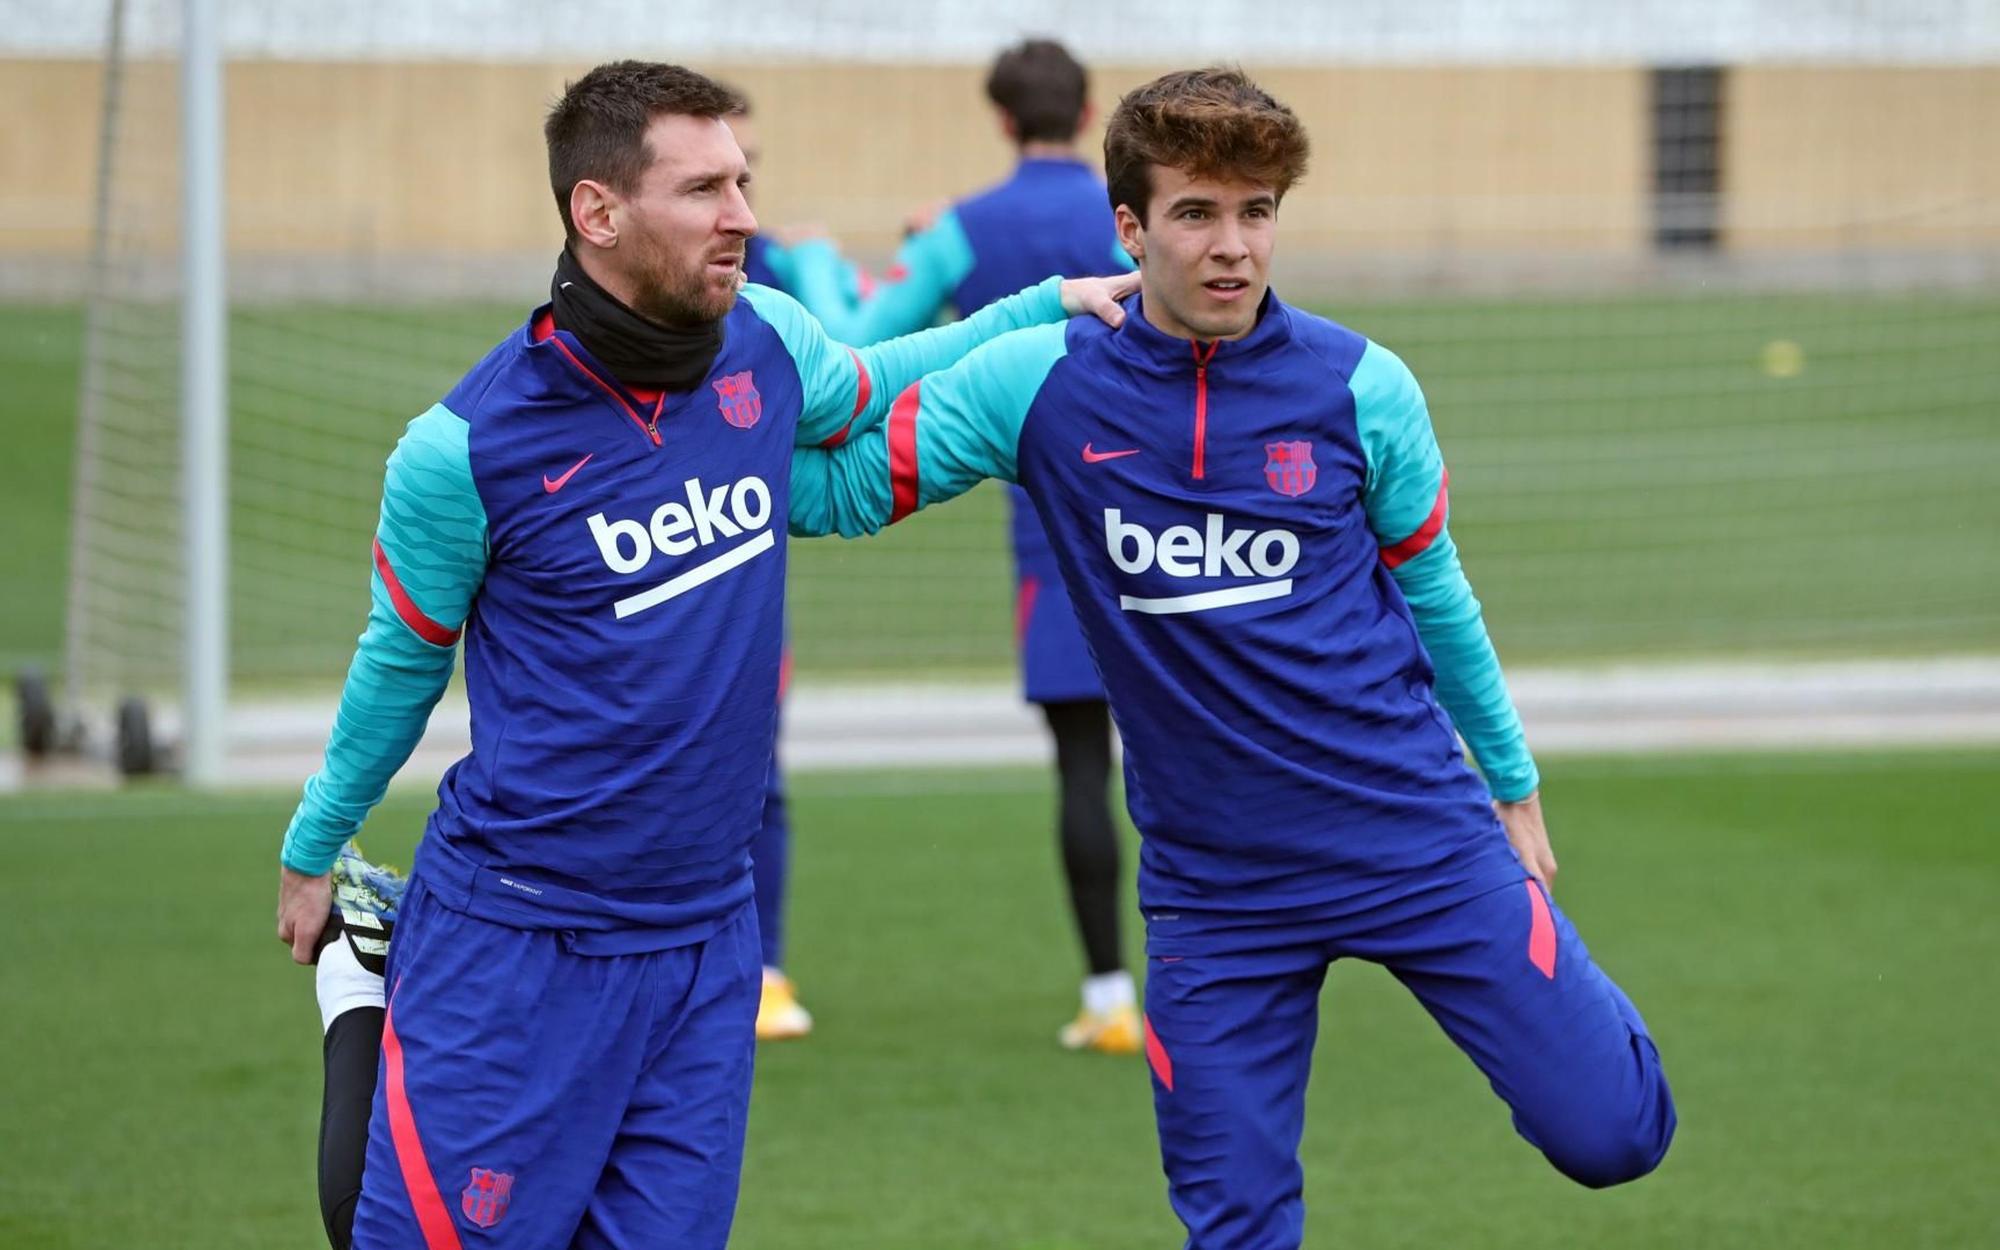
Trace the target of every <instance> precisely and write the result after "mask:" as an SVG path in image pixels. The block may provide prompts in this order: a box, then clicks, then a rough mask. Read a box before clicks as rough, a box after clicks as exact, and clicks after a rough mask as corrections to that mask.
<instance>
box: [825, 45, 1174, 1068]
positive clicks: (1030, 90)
mask: <svg viewBox="0 0 2000 1250" xmlns="http://www.w3.org/2000/svg"><path fill="white" fill-rule="evenodd" d="M986 94H987V97H988V98H989V99H991V100H992V102H993V106H994V109H995V111H996V113H997V114H998V118H999V123H1000V128H1001V130H1002V131H1004V132H1005V134H1006V135H1007V138H1008V139H1009V140H1010V141H1011V142H1012V143H1013V144H1014V147H1015V150H1016V152H1017V153H1018V156H1019V159H1018V160H1017V162H1016V163H1015V166H1014V171H1013V173H1011V174H1010V175H1009V176H1008V177H1007V179H1006V180H1005V181H1003V182H1001V183H999V184H998V185H996V186H993V187H990V188H988V189H986V190H984V191H981V192H978V193H976V194H974V195H970V196H967V197H966V198H964V199H962V200H958V201H957V202H955V203H952V204H950V205H948V206H946V207H944V208H943V209H942V211H940V212H937V213H936V214H934V215H929V214H927V216H931V220H930V221H929V222H928V223H927V224H924V225H923V226H922V228H920V229H919V230H917V231H916V232H915V233H914V234H912V235H911V237H910V238H909V239H908V240H906V241H905V242H904V244H903V246H902V249H901V250H900V251H899V252H898V253H897V256H896V264H895V267H894V268H892V269H891V270H890V271H889V274H888V276H887V277H886V278H885V279H884V280H883V281H882V282H881V283H879V284H877V285H876V286H875V287H874V289H873V290H872V291H870V292H869V293H868V294H867V295H866V296H865V297H863V298H862V299H860V300H859V301H858V302H855V301H852V300H850V299H849V298H848V296H847V291H848V289H849V288H848V285H847V284H846V283H845V282H844V280H843V278H842V271H841V268H840V265H839V262H838V256H837V254H836V253H834V252H833V251H832V250H831V249H820V248H818V247H802V248H800V249H799V252H798V255H797V258H796V268H797V282H798V285H797V291H796V293H797V294H798V295H799V298H800V300H801V302H803V303H804V304H805V305H806V307H807V308H808V309H810V310H811V311H812V312H813V314H814V315H815V316H817V317H819V318H820V320H821V321H822V323H824V324H825V325H826V327H827V332H828V333H829V334H831V335H833V336H834V337H835V338H837V339H840V340H841V341H843V342H849V343H873V342H877V341H879V340H881V339H884V338H890V337H893V336H895V335H898V334H908V333H909V332H910V331H912V330H916V329H921V328H922V327H924V326H927V325H931V324H933V323H935V322H936V321H937V320H938V319H939V317H940V316H942V315H946V314H949V313H954V312H955V313H958V314H960V315H964V314H968V313H972V312H976V311H978V310H979V309H981V308H984V307H985V306H986V305H987V304H989V303H991V302H992V301H993V300H996V299H999V298H1000V297H1001V296H1003V295H1006V294H1009V293H1010V292H1012V291H1014V290H1017V289H1018V288H1019V287H1020V286H1021V284H1022V282H1023V281H1024V280H1025V277H1026V276H1028V275H1034V274H1040V273H1048V272H1059V273H1103V274H1109V273H1123V272H1126V271H1128V270H1130V269H1131V267H1132V259H1131V257H1129V256H1127V255H1126V254H1125V251H1124V249H1123V248H1122V247H1121V246H1120V245H1119V242H1118V231H1117V227H1116V226H1115V225H1114V223H1113V221H1112V217H1111V207H1110V205H1109V204H1108V203H1106V201H1105V193H1104V183H1103V181H1102V180H1101V179H1099V178H1098V176H1097V174H1096V172H1095V171H1094V170H1092V169H1091V167H1090V166H1089V164H1087V163H1086V162H1085V160H1084V158H1083V154H1082V152H1081V151H1080V150H1079V149H1078V146H1077V135H1078V133H1079V132H1080V131H1081V130H1082V129H1083V128H1084V127H1085V126H1086V125H1088V124H1089V121H1090V104H1089V78H1088V75H1087V74H1086V73H1085V71H1084V67H1083V66H1082V65H1081V64H1079V63H1078V62H1077V60H1076V58H1075V57H1073V56H1071V55H1070V54H1069V52H1068V50H1067V49H1065V48H1064V47H1063V46H1062V45H1061V44H1059V43H1056V42H1054V41H1052V40H1048V39H1030V40H1027V41H1025V42H1022V43H1020V44H1017V45H1015V46H1013V47H1011V48H1008V49H1006V50H1005V51H1003V52H1002V53H1001V54H1000V55H999V57H998V58H996V59H995V60H994V62H993V67H992V69H991V71H990V72H989V73H988V74H987V77H986ZM1008 503H1009V506H1010V510H1011V512H1012V516H1013V525H1012V539H1013V549H1014V575H1015V594H1014V603H1015V611H1014V622H1015V630H1014V633H1015V640H1016V643H1017V645H1018V647H1019V649H1020V653H1021V684H1022V690H1023V693H1024V694H1025V695H1026V696H1027V699H1028V701H1029V702H1031V703H1033V704H1035V705H1036V706H1038V707H1039V708H1041V710H1042V716H1043V719H1044V720H1045V721H1046V722H1047V724H1048V727H1049V732H1050V734H1051V735H1052V736H1053V738H1054V740H1055V754H1056V776H1057V812H1056V830H1057V839H1058V843H1059V845H1060V849H1061V855H1062V865H1063V875H1064V877H1065V878H1066V879H1067V881H1068V884H1069V897H1070V910H1071V913H1072V914H1073V915H1074V917H1075V920H1076V930H1077V936H1078V938H1079V940H1080V941H1081V943H1082V946H1083V958H1084V967H1085V974H1086V975H1085V977H1084V980H1083V986H1082V992H1081V998H1082V1003H1081V1006H1080V1009H1079V1011H1078V1013H1077V1016H1076V1018H1075V1019H1074V1020H1072V1021H1070V1022H1069V1023H1068V1024H1066V1025H1064V1026H1063V1027H1062V1029H1061V1031H1060V1032H1059V1034H1058V1039H1059V1040H1060V1041H1061V1043H1062V1044H1063V1045H1064V1046H1065V1047H1067V1048H1069V1049H1071V1050H1082V1049H1091V1050H1098V1051H1104V1052H1107V1053H1110V1054H1137V1053H1139V1046H1140V1030H1139V1011H1138V1006H1137V1003H1136V1001H1135V994H1134V989H1133V983H1132V974H1131V973H1130V972H1129V971H1128V970H1127V969H1126V967H1125V954H1124V949H1123V939H1122V936H1121V933H1120V929H1121V925H1120V923H1119V910H1120V899H1119V880H1120V864H1119V851H1118V832H1117V828H1116V826H1115V825H1114V824H1113V822H1112V816H1111V793H1110V791H1111V716H1110V713H1109V711H1108V710H1107V709H1106V707H1105V703H1104V685H1103V683H1102V682H1101V681H1100V680H1099V679H1098V676H1097V668H1096V666H1095V665H1094V664H1093V663H1092V662H1091V658H1090V652H1089V650H1088V648H1086V647H1085V645H1084V641H1083V634H1082V633H1081V631H1080V630H1079V629H1078V628H1077V623H1076V612H1075V610H1074V609H1073V608H1072V607H1071V606H1070V602H1069V593H1068V591H1067V590H1065V589H1064V587H1063V581H1062V578H1061V577H1060V576H1059V575H1058V573H1057V572H1056V567H1055V561H1054V558H1053V556H1052V555H1051V553H1050V551H1049V541H1048V536H1047V535H1046V534H1044V533H1043V532H1042V525H1041V522H1040V521H1039V520H1037V519H1036V516H1035V509H1034V505H1033V504H1031V503H1030V502H1029V501H1028V496H1027V495H1026V494H1025V493H1023V492H1022V491H1021V489H1020V488H1019V487H1018V486H1016V487H1011V488H1010V489H1009V490H1008Z"/></svg>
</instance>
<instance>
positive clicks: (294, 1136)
mask: <svg viewBox="0 0 2000 1250" xmlns="http://www.w3.org/2000/svg"><path fill="white" fill-rule="evenodd" d="M1548 774H1549V783H1548V787H1547V794H1548V802H1549V807H1550V814H1551V822H1552V828H1553V832H1554V835H1555V838H1556V843H1557V847H1558V849H1559V851H1560V853H1561V856H1562V862H1563V877H1562V879H1561V881H1560V883H1559V886H1558V890H1557V895H1558V898H1559V899H1560V900H1561V902H1562V903H1563V905H1564V906H1565V907H1566V908H1567V909H1568V910H1569V911H1570V913H1571V914H1572V915H1573V916H1574V917H1575V919H1576V921H1577V923H1578V925H1579V927H1580V928H1581V929H1582V931H1583V933H1584V934H1585V936H1586V938H1587V940H1588V941H1589V942H1590V944H1591V947H1592V949H1593V952H1594V953H1595V954H1596V956H1597V957H1598V959H1599V960H1600V961H1601V962H1602V963H1603V964H1604V965H1605V966H1606V967H1607V968H1608V969H1609V970H1610V971H1611V972H1612V973H1613V975H1615V976H1616V977H1618V978H1619V979H1620V981H1621V982H1622V983H1623V984H1624V985H1625V986H1626V987H1627V988H1628V989H1629V990H1630V991H1631V992H1632V994H1633V996H1634V997H1635V999H1636V1000H1637V1001H1638V1002H1639V1004H1640V1006H1641V1008H1642V1010H1644V1011H1645V1012H1646V1014H1647V1016H1648V1019H1649V1022H1650V1023H1651V1025H1652V1027H1653V1029H1654V1032H1655V1033H1656V1034H1657V1036H1658V1039H1659V1042H1660V1045H1661V1048H1662V1051H1663V1053H1664V1055H1665V1058H1666V1061H1667V1065H1668V1070H1669V1073H1670V1075H1671V1078H1672V1080H1673V1084H1674V1089H1675V1093H1676V1095H1677V1097H1678V1099H1679V1104H1680V1109H1681V1117H1682V1125H1681V1133H1680V1137H1679V1140H1678V1141H1677V1142H1676V1144H1675V1146H1674V1149H1673V1152H1672V1154H1671V1155H1670V1156H1669V1157H1668V1159H1667V1162H1666V1164H1665V1165H1664V1167H1663V1168H1662V1169H1661V1171H1660V1172H1659V1173H1658V1174H1657V1175H1655V1176H1653V1177H1651V1178H1649V1179H1647V1180H1645V1181H1643V1182H1641V1183H1639V1184H1637V1185H1635V1186H1632V1187H1629V1188H1626V1189H1622V1190H1617V1191H1612V1192H1608V1193H1590V1192H1586V1191H1584V1190H1581V1189H1577V1188H1575V1187H1573V1186H1571V1185H1569V1184H1568V1183H1567V1182H1565V1181H1563V1180H1561V1179H1560V1178H1559V1177H1557V1176H1556V1175H1555V1173H1554V1172H1552V1171H1551V1170H1550V1169H1549V1168H1547V1166H1546V1165H1545V1164H1543V1163H1542V1161H1541V1160H1540V1159H1539V1157H1538V1156H1537V1155H1536V1154H1535V1153H1534V1152H1533V1151H1532V1150H1531V1149H1530V1148H1529V1147H1528V1146H1526V1145H1525V1144H1524V1143H1522V1142H1521V1141H1519V1140H1518V1139H1517V1138H1516V1137H1515V1136H1514V1135H1513V1133H1512V1131H1511V1130H1510V1128H1509V1126H1508V1123H1507V1117H1506V1114H1505V1112H1504V1109H1503V1108H1502V1106H1501V1105H1500V1103H1499V1102H1498V1101H1497V1100H1496V1099H1495V1098H1494V1097H1493V1096H1492V1094H1491V1093H1490V1092H1489V1091H1488V1090H1487V1089H1486V1087H1485V1085H1484V1083H1483V1081H1482V1080H1481V1079H1480V1078H1479V1077H1478V1075H1477V1074H1476V1073H1475V1072H1474V1071H1473V1070H1472V1068H1471V1067H1470V1065H1469V1064H1467V1063H1466V1062H1465V1061H1464V1060H1463V1059H1462V1058H1460V1057H1459V1056H1458V1054H1457V1053H1456V1052H1455V1051H1454V1050H1452V1049H1451V1047H1450V1046H1449V1045H1448V1043H1446V1042H1445V1041H1444V1039H1443V1038H1442V1036H1441V1035H1440V1034H1439V1033H1438V1032H1437V1030H1436V1029H1435V1028H1434V1027H1433V1026H1432V1025H1431V1023H1430V1022H1429V1020H1428V1019H1427V1018H1426V1017H1425V1016H1424V1015H1423V1014H1422V1013H1421V1012H1420V1011H1419V1010H1418V1009H1417V1007H1416V1006H1415V1005H1414V1004H1413V1003H1412V1002H1411V1001H1410V1000H1408V998H1407V997H1406V996H1405V995H1404V994H1403V993H1402V992H1401V991H1400V990H1399V989H1398V988H1397V987H1396V986H1395V985H1394V983H1393V982H1392V981H1390V979H1389V978H1388V977H1387V976H1386V975H1384V974H1382V973H1381V972H1380V971H1379V970H1377V969H1373V968H1368V967H1363V966H1359V965H1346V964H1343V965H1340V966H1338V967H1337V968H1336V969H1335V971H1334V974H1333V976H1332V978H1331V979H1330V982H1329V987H1328V991H1327V994H1326V997H1325V1000H1324V1003H1323V1016H1322V1030H1323V1035H1322V1037H1321V1039H1320V1043H1319V1051H1318V1058H1317V1063H1316V1071H1315V1076H1314V1080H1313V1084H1312V1088H1311V1093H1310V1101H1311V1111H1310V1116H1309V1126H1308V1132H1307V1138H1306V1142H1305V1150H1304V1153H1305V1158H1306V1164H1307V1173H1308V1181H1307V1200H1308V1228H1309V1230H1310V1237H1309V1243H1308V1244H1312V1245H1319V1246H1367V1247H1376V1248H1393V1247H1438V1246H1477V1247H1481V1248H1483V1250H1507V1248H1510V1247H1521V1248H1523V1250H1529V1248H1532V1250H1545V1248H1547V1247H1551V1246H1562V1247H1618V1248H1620V1250H1648V1248H1652V1247H1658V1248H1661V1250H1667V1248H1672V1250H1685V1248H1686V1247H1691V1246H1699V1247H1702V1248H1703V1250H1731V1248H1742V1250H1753V1248H1754V1250H1773V1248H1783V1247H1798V1248H1800V1250H1828V1248H1832V1247H1898V1248H1899V1250H1902V1248H1909V1250H1916V1248H1920V1247H1969V1246H1976V1245H1994V1244H2000V1188H1996V1186H1995V1184H1994V1178H1995V1176H1996V1175H2000V1078H1996V1076H1995V1074H1994V1053H1995V1052H1994V1041H1993V1039H1994V1036H1995V1033H1996V1029H2000V974H1996V972H1995V970H1994V963H1995V957H1996V955H1997V954H2000V907H1996V906H1995V900H1996V898H2000V841H1996V839H1994V838H1993V837H1992V836H1991V834H1992V829H1993V824H1992V820H1991V818H1990V813H1992V812H1993V811H1994V810H1996V809H2000V770H1996V769H1994V768H1993V767H1992V758H1991V756H1990V755H1982V754H1959V755H1929V754H1908V755H1902V754H1886V755H1874V756H1849V757H1825V758H1810V757H1763V758H1757V759H1752V760H1738V761H1725V760H1667V761H1632V762H1603V763H1589V764H1585V763H1579V762H1570V763H1563V762H1557V763H1555V764H1553V765H1552V766H1551V767H1550V768H1549V769H1548ZM797 790H798V794H797V799H796V815H795V820H796V827H797V834H796V838H797V843H796V845H797V850H796V863H795V869H794V872H795V900H794V910H793V916H792V941H793V946H794V954H793V961H792V963H793V971H794V972H795V973H796V974H797V977H798V979H799V982H800V984H801V986H802V988H803V991H804V993H805V995H806V1001H807V1003H808V1004H809V1005H810V1006H811V1007H812V1009H813V1010H814V1011H815V1012H816V1013H817V1015H818V1017H819V1031H818V1033H817V1034H816V1035H815V1036H814V1037H813V1038H811V1039H810V1040H809V1041H806V1042H803V1043H796V1044H791V1045H786V1046H781V1047H778V1048H767V1049H766V1050H764V1051H763V1052H762V1053H761V1054H760V1056H759V1071H758V1079H757V1089H756V1100H755V1106H754V1110H753V1114H752V1119H751V1125H750V1145H749V1157H748V1162H747V1169H746V1174H745V1178H744V1185H743V1195H742V1205H741V1214H740V1217H739V1221H738V1234H737V1238H736V1240H735V1241H734V1242H733V1243H732V1244H734V1245H736V1246H740V1247H742V1248H743V1250H762V1248H766V1247H769V1248H778V1247H784V1248H787V1250H790V1248H793V1247H802V1246H811V1247H817V1248H832V1250H841V1248H846V1247H854V1248H856V1250H859V1248H862V1247H866V1248H868V1250H900V1248H904V1247H907V1248H909V1250H937V1248H938V1247H953V1248H954V1250H956V1248H967V1250H971V1248H985V1247H992V1248H996V1250H997V1248H1000V1247H1006V1248H1008V1250H1086V1248H1088V1250H1123V1248H1126V1247H1131V1248H1134V1250H1137V1248H1139V1247H1149V1248H1150V1247H1163V1246H1170V1245H1177V1244H1179V1243H1178V1239H1177V1237H1176V1226H1175V1225H1174V1223H1173V1222H1172V1220H1171V1217H1170V1216H1169V1214H1168V1212H1167V1209H1166V1205H1165V1200H1164V1195H1163V1187H1162V1182H1161V1180H1160V1176H1159V1170H1158V1164H1157V1158H1156V1155H1155V1153H1154V1145H1153V1141H1152V1128H1151V1113H1150V1099H1149V1093H1148V1086H1147V1080H1146V1077H1145V1074H1144V1071H1143V1066H1142V1064H1141V1063H1140V1062H1139V1061H1137V1060H1133V1061H1118V1060H1111V1059H1105V1058H1101V1057H1079V1056H1073V1055H1066V1054H1062V1053H1060V1052H1059V1051H1058V1050H1057V1049H1056V1047H1055V1044H1054V1031H1055V1028H1056V1026H1057V1025H1058V1024H1059V1023H1060V1022H1061V1020H1062V1019H1063V1018H1064V1016H1065V1014H1066V1012H1067V1011H1068V1010H1069V1009H1070V1008H1071V1006H1072V1001H1073V995H1074V992H1075V982H1076V975H1077V972H1078V968H1077V959H1076V955H1075V952H1074V948H1073V943H1072V941H1071V938H1070V935H1069V933H1068V929H1067V922H1066V919H1065V917H1064V914H1063V911H1062V905H1061V902H1060V899H1061V894H1060V887H1059V884H1058V880H1057V875H1056V865H1055V853H1054V847H1053V840H1052V836H1051V834H1050V832H1049V815H1050V803H1051V800H1050V796H1049V793H1048V790H1047V784H1046V780H1045V779H1044V778H1043V777H1041V776H1040V775H1038V774H1036V773H1032V772H1028V773H984V774H927V775H925V774H904V775H899V776H864V777H816V778H805V779H802V780H801V781H800V783H799V785H798V786H797ZM290 804H291V799H290V797H289V796H284V795H269V796H245V797H236V798H226V799H204V798H197V797H190V796H186V795H183V794H180V793H177V792H173V791H169V790H149V789H139V790H134V791H130V792H127V793H123V794H116V795H93V794H42V795H36V794H29V795H25V796H19V797H15V798H12V799H5V800H0V847H4V849H5V852H6V864H7V868H8V874H7V883H8V897H7V901H6V904H5V906H4V908H0V916H4V920H0V934H4V935H5V937H6V958H5V959H4V960H0V1004H4V1006H0V1074H3V1076H4V1079H0V1246H5V1247H22V1248H23V1250H26V1248H29V1247H32V1248H33V1250H83V1248H85V1247H90V1248H93V1250H95V1248H97V1247H105V1246H134V1247H137V1246H144V1247H148V1248H151V1250H171V1248H177V1247H202V1248H204V1250H224V1248H227V1247H257V1248H258V1250H268V1248H269V1247H275V1246H288V1247H313V1246H317V1245H320V1244H323V1243H322V1241H321V1236H320V1232H319V1228H318V1222H317V1211H316V1208H315V1205H314V1198H313V1152H314V1148H315V1136H314V1126H315V1120H316V1116H317V1113H318V1098H319V1090H318V1067H319V1049H318V1047H319V1033H318V1021H317V1016H316V1015H315V1012H314V1009H313V1005H312V992H311V986H310V982H309V977H308V976H307V974H305V973H303V972H302V971H300V970H298V969H295V968H293V967H292V966H291V965H290V963H289V961H288V960H287V959H286V957H285V955H284V953H283V951H282V950H281V949H280V947H279V946H278V944H277V942H276V941H275V940H274V939H273V938H272V937H271V931H270V928H271V921H270V914H271V908H272V903H273V899H274V891H273V884H274V883H273V878H274V876H275V871H274V868H275V865H274V858H275V847H276V843H277V839H278V835H279V831H280V830H281V828H282V826H283V823H284V820H285V817H286V815H287V813H288V811H289V808H290ZM427 809H428V804H427V802H426V801H425V799H424V797H423V796H421V795H409V794H403V795H399V796H397V797H396V798H394V799H392V801H391V802H390V803H389V804H388V805H387V806H386V807H385V808H383V809H382V810H381V811H380V812H379V813H378V814H377V815H376V817H375V819H374V821H373V822H372V823H371V826H370V828H369V831H368V835H367V836H368V843H369V845H370V847H371V850H372V851H373V852H374V853H375V854H377V855H379V856H382V857H384V858H391V857H403V856H406V855H407V853H408V850H409V847H410V844H411V841H412V838H413V836H414V833H415V831H416V829H417V828H418V826H419V824H420V822H421V820H422V818H423V815H424V813H425V812H426V811H427ZM1132 945H1133V946H1134V948H1135V949H1136V945H1137V943H1136V936H1135V938H1134V940H1133V943H1132Z"/></svg>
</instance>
